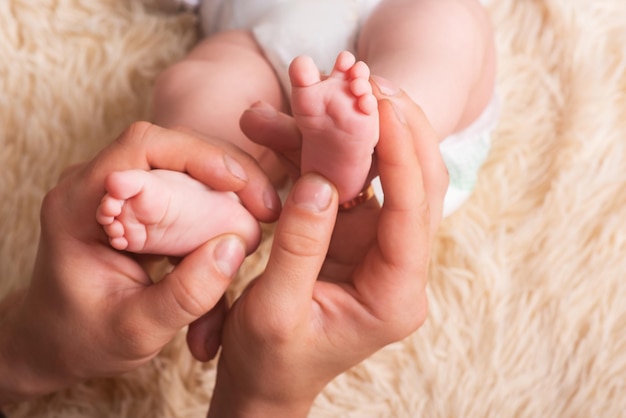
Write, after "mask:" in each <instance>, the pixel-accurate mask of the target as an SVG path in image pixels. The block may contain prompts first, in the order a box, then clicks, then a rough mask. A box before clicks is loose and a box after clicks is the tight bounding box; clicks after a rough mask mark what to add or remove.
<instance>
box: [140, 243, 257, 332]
mask: <svg viewBox="0 0 626 418" xmlns="http://www.w3.org/2000/svg"><path fill="white" fill-rule="evenodd" d="M245 256H246V245H245V242H244V241H243V240H242V239H241V238H240V237H238V236H236V235H222V236H219V237H217V238H214V239H212V240H211V241H208V242H207V243H205V244H203V245H202V246H200V247H199V248H197V249H196V250H195V251H193V252H192V253H190V254H188V255H187V256H185V257H184V258H183V259H182V260H181V262H180V263H179V264H178V265H177V266H176V267H175V268H174V269H173V270H172V271H171V272H170V273H168V274H167V275H165V276H164V277H163V279H162V280H161V281H159V282H158V283H156V284H154V285H152V286H149V287H148V288H146V289H145V291H144V292H143V295H142V297H141V300H140V302H139V306H138V307H137V309H139V310H140V312H143V314H144V315H147V316H148V317H149V319H150V321H151V323H152V324H151V325H152V326H153V328H154V331H155V332H157V331H158V330H161V331H163V332H165V333H175V332H178V330H180V329H181V328H182V327H184V326H186V325H189V324H190V323H192V322H193V321H195V320H197V319H198V318H200V317H201V316H203V315H204V314H206V313H207V312H208V311H210V310H211V309H212V308H213V307H214V306H215V305H217V303H218V302H219V301H220V299H221V298H222V296H223V295H224V292H226V289H227V288H228V286H229V285H230V283H231V281H232V278H233V277H234V275H235V273H236V272H237V269H239V267H240V266H241V263H242V262H243V260H244V258H245Z"/></svg>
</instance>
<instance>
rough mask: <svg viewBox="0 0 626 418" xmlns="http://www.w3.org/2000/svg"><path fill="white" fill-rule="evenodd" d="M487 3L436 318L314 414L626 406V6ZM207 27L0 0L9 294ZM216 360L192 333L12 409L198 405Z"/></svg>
mask: <svg viewBox="0 0 626 418" xmlns="http://www.w3.org/2000/svg"><path fill="white" fill-rule="evenodd" d="M490 13H491V16H492V18H493V23H494V26H495V30H496V33H497V41H498V47H499V65H500V69H499V90H500V93H501V96H502V98H503V109H502V118H501V122H500V125H499V128H498V130H497V132H496V135H495V138H494V148H493V152H492V154H491V156H490V158H489V161H488V163H487V165H486V166H485V167H484V170H483V171H482V172H481V176H480V182H479V185H478V189H477V190H476V193H475V195H474V196H473V197H472V198H471V200H470V201H469V202H468V203H467V204H466V205H465V206H464V207H463V208H462V210H460V211H459V212H457V213H456V214H454V215H453V216H452V217H450V218H448V219H446V221H445V222H444V224H443V226H442V228H441V231H440V234H439V239H438V242H437V246H436V251H435V253H434V256H433V264H432V272H431V278H430V286H429V294H430V302H431V304H430V317H429V319H428V321H427V323H426V324H425V326H424V327H423V328H422V329H421V330H419V331H418V332H416V333H415V334H414V335H412V336H410V337H409V338H407V339H406V340H404V341H402V342H400V343H397V344H394V345H392V346H389V347H387V348H385V349H384V350H382V351H381V352H380V353H378V354H376V355H375V356H374V357H372V358H371V359H369V360H367V361H366V362H364V363H363V364H361V365H359V366H358V367H356V368H354V369H353V370H351V371H350V372H348V373H346V374H344V375H342V376H340V377H338V378H337V379H336V380H335V381H334V382H332V383H331V384H330V385H329V386H328V387H327V389H326V390H325V391H324V392H323V393H322V394H321V396H320V397H319V398H318V400H317V402H316V404H315V406H314V408H313V410H312V412H311V416H312V417H477V418H479V417H618V416H626V302H624V301H625V300H626V282H625V281H624V276H625V275H626V255H625V254H626V187H625V186H626V169H625V168H624V167H625V165H626V96H625V95H626V66H625V65H626V61H625V58H626V2H624V1H623V0H594V1H587V0H526V1H507V0H494V1H493V2H492V3H491V5H490ZM194 39H195V31H194V21H193V19H191V17H190V16H185V15H179V16H176V15H166V14H159V13H157V12H154V11H149V10H146V9H144V8H143V6H141V5H140V4H138V3H137V2H128V1H126V0H98V1H93V0H39V1H37V2H33V1H30V0H8V1H2V2H0V167H1V174H0V193H1V194H2V199H1V200H0V219H1V221H0V236H1V237H2V238H1V239H0V277H1V281H0V294H4V293H6V292H7V291H8V290H9V289H11V288H13V287H15V286H18V285H21V284H24V283H26V282H27V280H28V276H29V272H30V266H31V264H32V261H33V258H34V252H35V249H36V243H37V235H38V227H37V224H38V210H39V204H40V202H41V199H42V197H43V195H44V193H45V192H46V190H48V189H49V188H50V187H52V186H53V184H54V183H55V182H56V179H57V177H58V175H59V173H60V172H61V170H62V169H63V168H64V167H66V166H67V165H69V164H71V163H75V162H78V161H82V160H85V159H87V158H90V157H91V156H92V155H94V153H95V152H96V151H97V150H98V149H100V148H101V147H103V146H104V145H106V144H107V143H108V142H109V141H110V140H111V139H113V138H114V137H115V136H116V134H117V133H118V132H120V131H121V130H122V129H123V128H124V127H125V126H126V125H127V124H128V123H129V122H131V121H133V120H136V119H147V118H149V103H150V94H151V88H152V83H153V80H154V78H155V76H156V74H158V73H159V71H161V70H162V69H163V68H164V67H165V66H167V65H168V64H169V63H171V62H173V61H175V60H177V59H178V58H179V57H181V56H182V55H183V54H184V52H185V50H186V49H187V48H188V47H190V46H191V45H192V44H193V42H194ZM262 255H263V254H261V256H260V257H258V258H257V259H254V260H251V263H249V269H254V267H255V265H258V262H259V261H261V259H262ZM248 273H249V272H248ZM248 275H249V274H248ZM214 366H215V364H214V363H209V364H200V363H197V362H195V361H193V360H192V359H191V357H190V355H189V354H188V353H187V351H186V350H185V345H184V340H183V338H179V339H177V340H176V341H174V342H173V343H172V344H171V345H170V346H168V347H167V348H166V350H164V352H163V353H162V354H161V355H160V356H159V357H158V358H157V359H155V360H154V361H153V362H152V363H151V364H149V365H148V366H146V367H144V368H142V369H140V370H137V371H136V372H134V373H131V374H129V375H126V376H123V377H121V378H118V379H111V380H99V381H92V382H87V383H85V384H83V385H81V386H78V387H75V388H73V389H71V390H68V391H66V392H63V393H59V394H56V395H54V396H50V397H47V398H46V399H42V400H38V401H36V402H30V403H25V404H21V405H17V406H15V407H14V408H12V409H10V410H9V411H8V412H10V414H9V416H11V417H64V418H72V417H201V416H203V415H204V412H205V411H206V408H207V404H208V401H209V398H210V393H211V388H212V384H213V379H214ZM295 372H297V371H295ZM268 384H271V382H268Z"/></svg>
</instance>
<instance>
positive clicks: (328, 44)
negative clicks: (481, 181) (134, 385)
mask: <svg viewBox="0 0 626 418" xmlns="http://www.w3.org/2000/svg"><path fill="white" fill-rule="evenodd" d="M380 1H381V0H202V3H201V5H200V17H201V25H202V30H203V32H204V34H205V35H211V34H213V33H216V32H220V31H224V30H229V29H248V30H251V31H252V33H253V34H254V36H255V38H256V40H257V42H258V43H259V45H260V46H261V48H262V49H263V52H264V53H265V55H266V56H267V59H268V60H269V61H270V62H271V64H272V66H273V67H274V69H275V71H276V73H277V74H278V77H279V79H280V81H281V83H282V85H283V87H284V89H285V91H286V92H289V91H290V89H291V84H290V82H289V76H288V68H289V64H290V63H291V61H292V60H293V59H294V58H295V57H296V56H298V55H308V56H310V57H311V58H313V60H314V62H315V63H316V65H317V66H318V68H319V69H320V71H321V72H322V73H329V72H330V71H331V69H332V67H333V65H334V63H335V58H336V57H337V54H338V53H339V52H341V51H344V50H347V51H351V52H355V45H356V36H357V34H358V32H359V29H360V27H361V24H362V23H363V21H364V20H365V19H366V18H367V16H369V14H370V13H371V12H372V10H373V9H374V8H375V7H376V5H377V4H378V3H380ZM497 117H498V103H497V99H496V98H494V99H493V100H492V101H491V103H490V104H489V106H488V107H487V108H486V109H485V110H484V112H483V113H482V115H481V116H480V117H479V118H478V119H477V120H476V121H475V122H474V123H472V124H471V125H470V126H469V127H468V128H466V129H465V130H463V131H462V132H459V133H456V134H454V135H451V136H449V137H448V138H446V139H445V140H444V141H443V142H442V143H441V146H440V150H441V154H442V156H443V159H444V162H445V163H446V167H447V169H448V172H449V173H450V186H449V188H448V192H447V194H446V199H445V203H444V216H447V215H449V214H451V213H452V212H454V211H455V210H456V209H457V208H458V207H459V206H461V204H462V203H463V202H464V201H465V200H466V199H467V198H468V197H469V196H470V194H471V192H472V190H473V189H474V185H475V184H476V178H477V176H478V171H479V169H480V167H481V166H482V164H483V162H484V161H485V158H486V157H487V155H488V153H489V149H490V145H491V131H492V130H493V128H494V126H495V124H496V121H497ZM374 187H375V189H376V192H377V193H376V195H377V197H378V199H379V200H380V201H381V202H382V200H383V194H382V190H381V187H380V182H378V179H376V180H375V181H374Z"/></svg>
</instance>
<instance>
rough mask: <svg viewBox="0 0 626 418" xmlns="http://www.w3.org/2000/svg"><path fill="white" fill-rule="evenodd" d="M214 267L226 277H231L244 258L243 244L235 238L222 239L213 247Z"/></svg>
mask: <svg viewBox="0 0 626 418" xmlns="http://www.w3.org/2000/svg"><path fill="white" fill-rule="evenodd" d="M214 255H215V265H216V266H217V269H218V270H219V271H220V272H221V273H222V274H224V276H227V277H233V276H234V275H235V272H236V271H237V270H238V269H239V267H240V266H241V263H243V259H244V258H245V257H246V249H245V246H244V244H243V242H242V241H241V240H240V239H239V238H238V237H236V236H232V235H231V236H227V237H225V238H222V240H221V241H220V242H218V243H217V245H216V246H215V252H214Z"/></svg>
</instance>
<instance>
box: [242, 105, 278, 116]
mask: <svg viewBox="0 0 626 418" xmlns="http://www.w3.org/2000/svg"><path fill="white" fill-rule="evenodd" d="M248 110H249V111H251V112H254V113H256V114H258V115H259V116H262V117H264V118H266V119H273V118H275V117H276V115H278V112H277V111H276V109H274V107H273V106H271V105H269V104H268V103H265V102H263V101H258V102H254V103H253V104H252V106H250V108H249V109H248Z"/></svg>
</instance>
